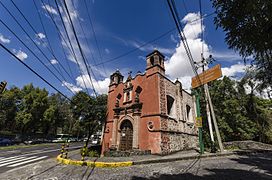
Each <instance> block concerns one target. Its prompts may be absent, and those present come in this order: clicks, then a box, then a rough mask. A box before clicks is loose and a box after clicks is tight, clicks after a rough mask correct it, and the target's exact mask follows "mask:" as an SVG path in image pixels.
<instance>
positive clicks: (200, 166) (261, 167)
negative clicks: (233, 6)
mask: <svg viewBox="0 0 272 180" xmlns="http://www.w3.org/2000/svg"><path fill="white" fill-rule="evenodd" d="M271 155H272V153H264V154H261V153H258V154H251V155H232V156H228V157H227V156H226V157H214V158H205V159H193V160H183V161H175V162H171V163H170V162H166V163H157V164H146V165H134V166H131V167H123V168H92V167H86V166H74V165H62V164H57V162H56V160H55V159H47V160H45V161H42V162H38V163H35V164H33V165H27V166H25V167H23V168H17V169H16V168H15V169H13V170H10V171H8V172H6V173H2V174H0V178H1V179H67V180H68V179H75V180H77V179H134V180H141V179H247V180H249V179H255V180H257V179H272V166H271V164H272V156H271Z"/></svg>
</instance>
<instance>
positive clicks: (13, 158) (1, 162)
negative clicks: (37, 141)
mask: <svg viewBox="0 0 272 180" xmlns="http://www.w3.org/2000/svg"><path fill="white" fill-rule="evenodd" d="M23 158H26V157H12V158H7V159H3V160H0V165H1V164H3V163H6V162H10V161H16V160H19V159H23Z"/></svg>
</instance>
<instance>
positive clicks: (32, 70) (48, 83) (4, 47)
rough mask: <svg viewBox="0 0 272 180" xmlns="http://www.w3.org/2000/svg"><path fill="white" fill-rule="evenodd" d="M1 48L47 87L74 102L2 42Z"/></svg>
mask: <svg viewBox="0 0 272 180" xmlns="http://www.w3.org/2000/svg"><path fill="white" fill-rule="evenodd" d="M0 46H1V47H2V48H3V49H5V50H6V51H7V52H8V53H9V54H10V55H12V56H13V57H14V58H15V59H16V60H17V61H19V62H20V63H22V64H23V65H24V66H25V67H26V68H28V69H29V70H30V71H31V72H33V73H34V74H35V75H36V76H38V77H39V78H40V79H41V80H43V81H44V82H45V83H46V84H47V85H49V86H50V87H51V88H53V89H54V90H55V91H57V92H58V93H60V94H61V95H62V96H63V97H65V98H66V99H67V100H69V101H70V102H72V100H71V99H70V98H68V97H67V96H66V95H65V94H63V93H62V92H61V91H60V90H58V89H57V88H56V87H55V86H53V85H52V84H51V83H50V82H48V81H47V80H46V79H44V78H43V77H42V76H41V75H39V74H38V73H37V72H36V71H35V70H34V69H32V68H31V67H30V66H28V65H27V64H26V63H24V62H23V61H21V60H20V59H19V58H18V57H17V56H16V55H15V54H14V53H12V52H11V51H10V50H9V49H8V48H7V47H6V46H4V45H3V44H2V43H1V42H0Z"/></svg>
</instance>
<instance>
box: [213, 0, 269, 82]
mask: <svg viewBox="0 0 272 180" xmlns="http://www.w3.org/2000/svg"><path fill="white" fill-rule="evenodd" d="M211 1H212V3H213V7H214V8H215V10H216V11H215V12H216V14H217V16H216V17H215V20H214V22H215V24H216V26H217V27H220V28H222V29H223V31H225V32H226V37H225V41H226V42H227V44H228V45H229V47H230V48H231V49H234V50H236V51H238V52H239V53H240V54H241V55H242V56H243V57H244V58H247V57H250V58H253V63H254V64H255V66H256V68H255V70H254V71H255V72H256V76H255V78H256V79H258V80H259V81H261V82H262V86H263V87H271V86H272V73H271V72H272V49H271V47H272V33H271V31H272V25H271V21H272V11H271V9H272V1H270V0H247V1H241V0H233V1H225V0H211Z"/></svg>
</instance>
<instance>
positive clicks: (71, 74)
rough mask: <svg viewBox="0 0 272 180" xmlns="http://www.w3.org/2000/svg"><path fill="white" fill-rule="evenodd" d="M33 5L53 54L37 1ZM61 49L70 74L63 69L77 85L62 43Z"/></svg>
mask: <svg viewBox="0 0 272 180" xmlns="http://www.w3.org/2000/svg"><path fill="white" fill-rule="evenodd" d="M33 4H34V6H35V9H36V11H37V14H38V17H39V20H40V23H41V25H42V29H43V31H44V33H45V36H46V38H47V41H48V44H49V47H50V49H51V52H52V53H53V52H54V51H53V48H52V46H51V44H50V41H49V36H48V34H47V32H46V29H45V26H44V23H43V21H42V17H41V14H40V12H39V10H38V6H37V4H36V2H35V0H33ZM61 47H62V51H63V54H64V57H65V61H66V64H67V66H68V69H69V71H70V74H69V73H68V72H67V71H66V70H65V69H64V68H63V69H64V70H65V72H66V74H68V76H69V77H70V79H71V80H72V81H73V82H74V83H75V84H76V82H75V79H74V78H73V73H72V70H71V67H70V64H69V63H68V61H67V59H68V58H67V55H66V54H65V52H64V49H63V45H62V43H61ZM61 66H62V65H61Z"/></svg>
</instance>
